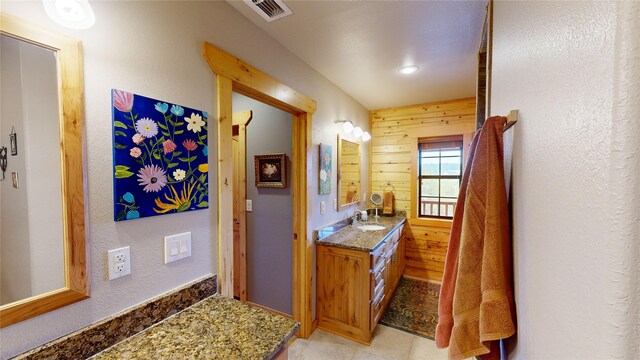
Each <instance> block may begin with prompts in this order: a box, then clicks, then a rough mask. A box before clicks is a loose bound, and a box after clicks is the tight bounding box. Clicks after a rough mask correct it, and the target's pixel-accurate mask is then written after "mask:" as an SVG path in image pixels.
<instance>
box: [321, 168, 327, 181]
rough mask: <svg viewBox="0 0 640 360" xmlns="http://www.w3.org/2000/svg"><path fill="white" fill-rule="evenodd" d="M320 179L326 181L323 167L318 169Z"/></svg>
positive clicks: (325, 172)
mask: <svg viewBox="0 0 640 360" xmlns="http://www.w3.org/2000/svg"><path fill="white" fill-rule="evenodd" d="M320 180H322V181H327V171H326V170H324V169H322V170H320Z"/></svg>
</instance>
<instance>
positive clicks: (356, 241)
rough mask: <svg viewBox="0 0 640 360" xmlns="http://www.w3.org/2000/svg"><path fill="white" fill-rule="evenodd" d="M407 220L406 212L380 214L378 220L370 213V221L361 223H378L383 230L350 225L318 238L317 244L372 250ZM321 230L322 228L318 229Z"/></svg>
mask: <svg viewBox="0 0 640 360" xmlns="http://www.w3.org/2000/svg"><path fill="white" fill-rule="evenodd" d="M406 220H407V218H406V214H405V213H404V212H398V213H396V215H395V216H380V217H379V218H378V220H375V219H374V218H373V216H371V215H369V220H368V221H366V222H359V224H376V225H381V226H384V227H385V228H384V229H383V230H375V231H370V230H367V231H364V230H360V229H358V228H357V227H355V226H353V225H349V226H346V227H344V228H342V229H340V230H338V231H337V232H335V233H334V234H332V235H329V236H327V237H325V238H322V239H320V240H316V244H318V245H327V246H336V247H341V248H346V249H353V250H361V251H372V250H373V249H375V248H376V247H378V245H380V243H381V242H382V240H384V238H386V237H387V235H389V233H391V232H392V231H393V230H395V229H396V228H397V227H398V226H400V225H401V224H403V223H404V222H405V221H406ZM320 230H321V229H319V230H318V231H320Z"/></svg>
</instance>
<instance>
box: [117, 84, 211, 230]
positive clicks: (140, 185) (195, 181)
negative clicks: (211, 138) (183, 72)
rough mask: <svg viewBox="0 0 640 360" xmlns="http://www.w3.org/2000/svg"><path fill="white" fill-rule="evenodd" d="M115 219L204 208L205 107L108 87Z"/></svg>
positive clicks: (205, 168) (206, 196) (205, 166)
mask: <svg viewBox="0 0 640 360" xmlns="http://www.w3.org/2000/svg"><path fill="white" fill-rule="evenodd" d="M112 104H113V109H112V111H113V147H114V148H113V164H114V169H113V177H114V179H113V184H114V219H115V220H116V221H121V220H131V219H137V218H143V217H149V216H156V215H162V214H171V213H179V212H184V211H190V210H198V209H206V208H208V207H209V192H208V191H209V187H208V182H209V179H208V170H209V169H208V166H209V165H208V148H207V118H208V114H207V112H206V111H200V110H194V109H190V108H187V107H183V106H180V105H176V104H170V103H167V102H164V101H159V100H154V99H151V98H148V97H144V96H140V95H135V94H132V93H129V92H126V91H122V90H116V89H114V90H112Z"/></svg>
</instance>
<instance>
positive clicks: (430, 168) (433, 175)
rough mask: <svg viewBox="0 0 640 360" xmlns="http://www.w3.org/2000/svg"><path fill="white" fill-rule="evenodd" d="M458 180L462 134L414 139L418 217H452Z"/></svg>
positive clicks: (460, 168) (456, 196) (460, 173)
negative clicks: (416, 160) (416, 150)
mask: <svg viewBox="0 0 640 360" xmlns="http://www.w3.org/2000/svg"><path fill="white" fill-rule="evenodd" d="M461 180H462V136H447V137H437V138H435V137H434V138H421V139H418V216H419V217H439V218H452V217H453V213H454V211H455V208H456V201H457V200H458V192H459V190H460V182H461Z"/></svg>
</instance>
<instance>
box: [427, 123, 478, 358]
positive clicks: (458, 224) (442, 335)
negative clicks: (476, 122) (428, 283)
mask: <svg viewBox="0 0 640 360" xmlns="http://www.w3.org/2000/svg"><path fill="white" fill-rule="evenodd" d="M481 131H482V130H478V131H477V132H476V134H475V135H474V137H473V140H472V141H471V148H470V149H469V155H468V156H467V165H466V166H465V168H464V173H463V174H462V182H461V183H460V192H459V193H458V201H457V203H456V210H455V213H454V215H453V224H452V225H451V235H450V236H449V245H448V247H447V255H446V258H445V259H446V261H445V263H444V274H443V276H442V285H441V286H440V297H439V300H438V326H437V327H436V346H437V347H438V348H439V349H444V348H446V347H448V346H449V339H450V338H451V329H453V292H454V290H455V287H456V276H457V274H458V250H459V249H460V234H461V233H462V214H463V212H464V203H465V196H466V194H467V186H468V184H469V174H470V173H471V164H472V163H473V158H474V156H475V153H476V145H477V144H478V138H479V137H480V132H481Z"/></svg>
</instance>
